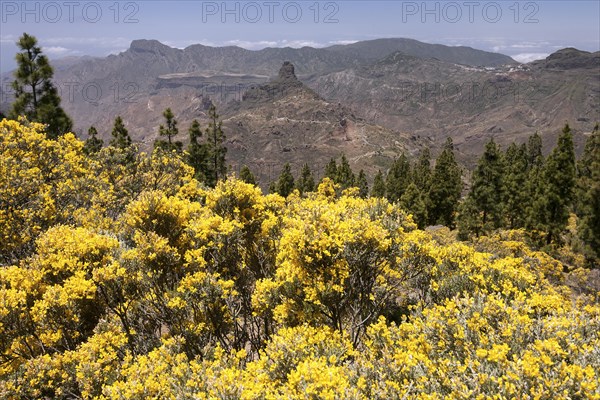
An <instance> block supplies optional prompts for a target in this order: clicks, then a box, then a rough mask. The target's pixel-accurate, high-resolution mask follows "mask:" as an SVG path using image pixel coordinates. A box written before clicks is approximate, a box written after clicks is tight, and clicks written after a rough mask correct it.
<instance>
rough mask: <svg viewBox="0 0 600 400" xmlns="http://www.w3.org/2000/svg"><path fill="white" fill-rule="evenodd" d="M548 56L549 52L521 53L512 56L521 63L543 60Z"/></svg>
mask: <svg viewBox="0 0 600 400" xmlns="http://www.w3.org/2000/svg"><path fill="white" fill-rule="evenodd" d="M548 56H549V54H548V53H521V54H515V55H514V56H511V57H512V58H513V59H514V60H516V61H518V62H520V63H528V62H531V61H535V60H542V59H544V58H546V57H548Z"/></svg>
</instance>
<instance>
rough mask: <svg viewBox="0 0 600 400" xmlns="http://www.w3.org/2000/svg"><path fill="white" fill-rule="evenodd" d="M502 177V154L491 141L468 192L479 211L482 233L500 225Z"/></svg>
mask: <svg viewBox="0 0 600 400" xmlns="http://www.w3.org/2000/svg"><path fill="white" fill-rule="evenodd" d="M503 175H504V165H503V160H502V152H501V151H500V149H499V148H498V146H497V145H496V143H495V142H494V140H493V139H491V140H490V141H489V142H488V143H487V144H486V146H485V151H484V153H483V155H482V156H481V158H480V159H479V162H478V163H477V168H475V171H474V173H473V184H472V186H471V191H470V192H469V197H471V198H472V199H473V203H474V205H475V208H476V209H477V210H478V211H479V213H478V214H479V215H480V217H481V226H482V227H483V232H484V233H488V232H490V231H491V230H493V229H497V228H499V227H500V226H501V223H502V211H503V210H502V200H503V195H502V190H503Z"/></svg>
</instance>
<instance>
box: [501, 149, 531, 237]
mask: <svg viewBox="0 0 600 400" xmlns="http://www.w3.org/2000/svg"><path fill="white" fill-rule="evenodd" d="M504 158H505V176H504V187H503V190H502V193H503V196H504V197H503V204H504V216H505V223H506V225H507V227H508V228H510V229H518V228H522V227H524V226H525V223H526V214H525V211H526V210H527V209H528V203H529V200H530V197H529V196H528V191H527V176H528V175H527V147H526V146H525V144H522V145H521V146H517V145H516V144H515V143H512V144H511V145H510V146H509V147H508V149H507V150H506V154H505V156H504Z"/></svg>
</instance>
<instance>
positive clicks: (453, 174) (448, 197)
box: [428, 138, 462, 228]
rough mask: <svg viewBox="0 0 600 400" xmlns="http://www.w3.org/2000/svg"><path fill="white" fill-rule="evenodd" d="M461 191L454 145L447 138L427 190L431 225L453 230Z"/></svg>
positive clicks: (459, 173)
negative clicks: (440, 225)
mask: <svg viewBox="0 0 600 400" xmlns="http://www.w3.org/2000/svg"><path fill="white" fill-rule="evenodd" d="M461 191H462V180H461V172H460V168H459V166H458V164H457V163H456V159H455V158H454V144H453V143H452V139H451V138H448V139H447V140H446V144H445V145H444V149H443V150H442V152H441V154H440V155H439V156H438V158H437V160H436V162H435V167H434V169H433V175H432V177H431V187H430V189H429V201H430V202H431V209H430V210H429V213H428V217H429V223H430V224H432V225H435V224H443V225H446V226H447V227H449V228H454V214H455V212H456V207H457V205H458V200H459V199H460V194H461Z"/></svg>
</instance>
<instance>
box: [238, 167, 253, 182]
mask: <svg viewBox="0 0 600 400" xmlns="http://www.w3.org/2000/svg"><path fill="white" fill-rule="evenodd" d="M240 180H241V181H242V182H246V183H249V184H251V185H256V178H254V174H252V171H250V168H248V166H247V165H244V166H243V167H242V169H241V170H240Z"/></svg>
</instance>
